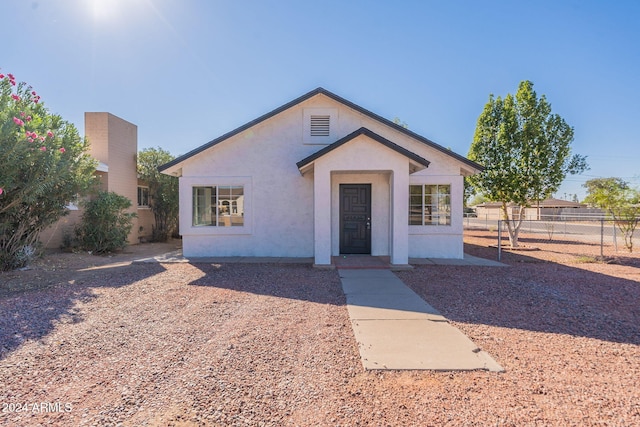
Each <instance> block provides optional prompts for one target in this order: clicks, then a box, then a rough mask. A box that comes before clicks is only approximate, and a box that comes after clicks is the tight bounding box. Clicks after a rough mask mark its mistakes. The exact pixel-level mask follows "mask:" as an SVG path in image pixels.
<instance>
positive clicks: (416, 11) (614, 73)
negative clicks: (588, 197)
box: [0, 0, 640, 199]
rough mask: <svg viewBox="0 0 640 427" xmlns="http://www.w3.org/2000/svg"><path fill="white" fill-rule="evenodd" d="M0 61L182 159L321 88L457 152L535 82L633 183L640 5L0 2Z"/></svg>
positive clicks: (60, 105)
mask: <svg viewBox="0 0 640 427" xmlns="http://www.w3.org/2000/svg"><path fill="white" fill-rule="evenodd" d="M1 10H2V15H3V16H2V25H1V26H0V37H1V40H2V49H1V50H0V68H1V70H2V72H4V73H13V74H15V76H16V78H17V79H18V80H20V81H26V82H28V83H29V84H31V85H32V86H33V87H34V89H35V90H36V91H38V93H39V94H40V95H41V96H42V100H43V101H44V102H45V104H46V105H47V106H48V107H49V109H50V110H51V111H52V112H54V113H58V114H61V115H62V116H63V117H64V118H65V119H66V120H68V121H71V122H73V123H74V124H76V126H77V127H78V128H79V129H80V131H81V132H84V129H83V114H84V112H85V111H107V112H110V113H113V114H115V115H117V116H119V117H121V118H123V119H125V120H128V121H130V122H132V123H134V124H136V125H137V126H138V146H139V149H143V148H146V147H158V146H159V147H162V148H164V149H166V150H168V151H170V152H171V153H172V154H174V155H179V154H183V153H185V152H187V151H189V150H191V149H193V148H196V147H198V146H200V145H202V144H204V143H206V142H207V141H209V140H211V139H213V138H215V137H217V136H219V135H221V134H223V133H225V132H227V131H229V130H232V129H234V128H236V127H238V126H240V125H242V124H244V123H246V122H248V121H250V120H252V119H254V118H256V117H258V116H260V115H262V114H264V113H266V112H268V111H270V110H272V109H273V108H275V107H278V106H280V105H282V104H284V103H286V102H288V101H290V100H292V99H294V98H296V97H298V96H300V95H302V94H304V93H306V92H308V91H309V90H312V89H314V88H316V87H318V86H322V87H324V88H326V89H328V90H330V91H332V92H334V93H336V94H338V95H340V96H342V97H344V98H347V99H349V100H350V101H353V102H355V103H356V104H359V105H360V106H362V107H364V108H366V109H369V110H371V111H373V112H375V113H377V114H379V115H381V116H383V117H386V118H389V119H393V118H394V117H399V118H400V119H401V120H403V121H404V122H406V123H407V124H408V125H409V128H410V129H411V130H413V131H415V132H417V133H419V134H422V135H424V136H425V137H427V138H430V139H432V140H433V141H435V142H437V143H439V144H441V145H443V146H445V147H450V148H451V149H452V150H453V151H455V152H457V153H459V154H462V155H466V154H467V152H468V150H469V146H470V143H471V141H472V139H473V133H474V130H475V126H476V120H477V118H478V115H479V114H480V112H481V111H482V108H483V106H484V105H485V103H486V102H487V100H488V97H489V94H491V93H493V94H494V95H496V96H498V95H500V96H504V95H506V94H507V93H515V91H516V90H517V86H518V83H519V82H520V81H522V80H531V81H532V82H533V83H534V84H535V86H534V88H535V90H536V91H537V93H538V95H542V94H544V95H546V96H547V99H548V100H549V101H550V102H551V104H552V108H553V111H554V112H555V113H558V114H560V115H561V116H562V117H564V119H565V120H566V121H567V122H568V123H569V124H570V125H571V126H573V127H574V128H575V141H574V143H573V152H574V153H578V154H582V155H586V156H588V162H589V165H590V167H591V170H589V171H587V172H585V173H584V174H583V175H580V176H573V177H568V178H567V180H566V181H565V184H564V185H563V186H562V188H561V189H560V191H559V192H558V193H556V195H557V196H559V197H560V198H564V197H565V194H567V197H569V194H573V193H577V194H578V195H579V197H580V199H582V197H583V196H584V189H583V188H582V187H581V184H582V183H583V182H584V181H586V180H587V179H590V178H593V177H609V176H616V177H620V178H623V179H625V180H627V181H629V182H631V183H632V184H633V185H635V186H640V167H639V166H638V165H639V164H640V137H639V129H638V128H639V125H640V1H636V0H628V1H624V0H616V1H605V0H602V1H591V0H567V1H563V0H555V1H518V0H512V1H506V0H505V1H491V0H485V1H471V0H469V1H455V0H454V1H441V0H439V1H430V0H423V1H420V0H415V1H402V0H400V1H393V2H392V1H384V2H383V1H373V0H369V1H364V0H361V1H350V0H338V1H334V0H324V1H322V2H313V1H305V0H292V1H289V0H277V1H276V0H256V1H253V0H3V2H2V8H1Z"/></svg>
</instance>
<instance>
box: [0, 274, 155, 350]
mask: <svg viewBox="0 0 640 427" xmlns="http://www.w3.org/2000/svg"><path fill="white" fill-rule="evenodd" d="M163 271H165V269H164V268H163V267H162V265H160V264H158V263H154V264H145V265H144V266H135V267H133V266H130V265H125V266H123V265H117V266H113V267H110V266H109V265H105V266H101V267H98V268H95V269H85V270H77V271H76V274H75V279H74V280H73V281H72V283H69V282H68V281H65V280H63V279H57V278H56V276H55V274H56V273H55V272H44V273H48V274H49V276H48V277H43V278H42V280H48V281H50V282H51V283H50V284H49V285H48V286H47V287H46V288H44V289H36V290H27V291H24V292H12V293H11V294H9V295H5V296H2V297H1V298H0V360H2V359H4V358H5V357H6V356H7V355H8V354H9V353H10V352H11V351H12V350H15V349H16V348H18V347H19V346H20V345H21V344H22V343H24V342H25V341H27V340H39V339H42V338H44V337H45V336H46V335H48V334H49V333H50V332H51V331H52V330H53V329H54V327H55V326H56V324H60V323H67V324H68V323H80V322H82V321H83V320H84V318H83V316H82V314H81V312H80V311H79V310H78V309H77V307H76V304H77V303H78V302H88V301H91V300H92V299H94V298H97V296H96V293H95V292H94V290H93V289H95V288H103V287H109V288H117V287H123V286H127V285H131V284H132V283H135V282H137V281H139V280H142V279H145V278H149V277H151V276H154V275H156V274H159V273H162V272H163ZM43 276H46V274H43ZM61 277H63V276H61Z"/></svg>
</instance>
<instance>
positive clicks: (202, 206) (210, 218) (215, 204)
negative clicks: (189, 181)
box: [192, 185, 244, 227]
mask: <svg viewBox="0 0 640 427" xmlns="http://www.w3.org/2000/svg"><path fill="white" fill-rule="evenodd" d="M192 225H193V226H194V227H199V226H209V227H242V226H244V186H241V185H239V186H230V185H218V186H201V187H193V217H192Z"/></svg>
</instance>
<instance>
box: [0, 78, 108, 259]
mask: <svg viewBox="0 0 640 427" xmlns="http://www.w3.org/2000/svg"><path fill="white" fill-rule="evenodd" d="M87 149H88V143H87V141H86V140H85V139H84V138H82V137H80V135H79V133H78V131H77V129H76V128H75V126H74V125H73V124H71V123H69V122H66V121H64V120H63V119H62V117H60V116H59V115H56V114H51V113H50V112H49V111H48V110H47V108H45V106H44V105H43V104H42V103H41V102H40V96H39V95H38V94H37V93H36V92H35V91H34V90H33V89H32V88H31V87H30V86H28V85H27V84H26V83H17V82H16V79H15V77H14V76H13V75H12V74H4V73H2V72H1V70H0V271H2V270H10V269H14V268H19V267H23V266H24V265H25V264H26V263H27V262H28V258H29V257H25V256H24V254H25V253H30V254H32V253H33V251H32V248H34V247H35V246H36V243H37V240H38V236H39V234H40V232H41V231H42V230H43V229H45V228H46V227H48V226H49V225H51V224H53V223H55V222H56V221H57V220H58V219H60V217H61V216H63V215H64V214H66V213H67V209H66V207H65V206H67V205H68V204H69V202H71V201H73V200H74V199H75V197H76V196H77V195H78V194H81V193H83V192H84V191H85V190H87V189H88V188H89V187H90V185H91V183H92V181H93V172H94V171H95V166H96V164H95V161H94V160H93V159H91V157H90V156H89V155H88V154H87V153H86V151H87Z"/></svg>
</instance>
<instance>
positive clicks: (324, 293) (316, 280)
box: [189, 263, 346, 305]
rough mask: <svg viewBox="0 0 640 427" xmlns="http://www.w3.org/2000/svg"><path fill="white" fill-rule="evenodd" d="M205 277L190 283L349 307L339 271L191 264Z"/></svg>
mask: <svg viewBox="0 0 640 427" xmlns="http://www.w3.org/2000/svg"><path fill="white" fill-rule="evenodd" d="M191 265H193V266H194V267H196V268H198V269H199V270H200V271H202V272H203V273H204V276H203V277H201V278H199V279H197V280H195V281H193V282H191V283H189V284H190V285H194V286H211V287H216V288H220V289H229V290H233V291H237V292H249V293H252V294H258V295H268V296H273V297H278V298H288V299H295V300H301V301H309V302H315V303H319V304H331V305H345V304H346V299H345V296H344V293H343V292H342V285H341V283H340V278H339V276H338V274H337V272H336V270H318V269H314V268H312V267H311V266H309V265H307V264H233V263H229V264H211V263H191Z"/></svg>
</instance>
